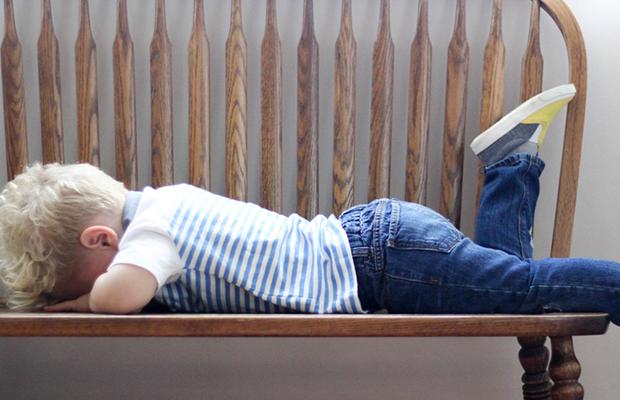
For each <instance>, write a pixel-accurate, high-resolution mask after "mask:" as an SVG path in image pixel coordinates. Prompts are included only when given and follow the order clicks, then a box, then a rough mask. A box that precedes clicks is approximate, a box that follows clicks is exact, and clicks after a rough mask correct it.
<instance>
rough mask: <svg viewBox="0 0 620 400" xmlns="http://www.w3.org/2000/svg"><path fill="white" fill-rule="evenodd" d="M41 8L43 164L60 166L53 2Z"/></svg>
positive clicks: (39, 49) (39, 55)
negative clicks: (53, 163) (52, 163)
mask: <svg viewBox="0 0 620 400" xmlns="http://www.w3.org/2000/svg"><path fill="white" fill-rule="evenodd" d="M42 4H43V6H42V14H43V19H42V22H41V33H40V34H39V40H38V42H37V61H38V67H39V103H40V109H41V150H42V159H43V160H42V161H43V163H51V162H60V163H61V162H63V160H64V149H63V132H62V103H61V96H60V56H59V54H58V51H59V50H58V39H57V38H56V34H55V33H54V22H53V20H52V6H51V4H50V0H43V3H42Z"/></svg>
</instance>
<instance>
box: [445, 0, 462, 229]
mask: <svg viewBox="0 0 620 400" xmlns="http://www.w3.org/2000/svg"><path fill="white" fill-rule="evenodd" d="M468 70H469V44H468V43H467V36H466V33H465V0H458V2H457V9H456V18H455V27H454V33H453V35H452V39H451V41H450V46H449V48H448V73H447V75H448V78H447V84H446V110H445V130H444V137H443V158H442V167H441V187H442V193H441V201H440V211H441V213H442V214H443V215H444V216H446V217H447V218H449V219H450V220H451V221H452V222H453V223H454V225H455V226H457V227H459V226H460V223H461V193H462V186H463V154H464V138H465V115H466V112H467V74H468Z"/></svg>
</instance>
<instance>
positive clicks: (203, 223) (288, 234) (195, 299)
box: [119, 185, 363, 313]
mask: <svg viewBox="0 0 620 400" xmlns="http://www.w3.org/2000/svg"><path fill="white" fill-rule="evenodd" d="M162 189H164V188H162ZM172 189H174V190H176V191H177V192H178V193H177V194H176V195H175V197H176V201H175V204H174V209H173V210H171V211H170V212H169V213H168V215H169V217H168V218H167V229H166V231H167V234H168V235H169V237H170V238H171V239H172V241H173V242H174V246H175V247H176V250H177V252H178V256H179V258H180V262H181V265H180V266H179V268H178V271H177V272H176V273H175V274H173V275H174V276H173V277H172V278H171V277H164V278H165V281H166V283H165V284H164V285H163V286H161V288H160V290H159V291H158V293H157V295H156V299H158V300H159V301H161V302H163V303H165V304H166V305H168V306H169V307H170V308H171V309H172V310H174V311H192V312H290V311H292V312H308V313H359V312H363V310H362V306H361V304H360V301H359V298H358V294H357V280H356V276H355V267H354V265H353V260H352V256H351V250H350V247H349V243H348V239H347V236H346V233H345V232H344V230H343V229H342V226H341V225H340V222H339V221H338V219H337V218H335V217H334V216H333V215H332V216H330V217H328V218H326V217H325V216H317V217H315V218H314V219H313V220H312V221H307V220H305V219H303V218H301V217H300V216H298V215H297V214H292V215H291V216H289V217H286V216H283V215H280V214H277V213H274V212H271V211H269V210H266V209H263V208H261V207H259V206H257V205H255V204H251V203H244V202H240V201H235V200H231V199H228V198H226V197H222V196H218V195H215V194H212V193H210V192H207V191H205V190H202V189H198V188H195V187H193V186H189V185H177V186H174V187H168V188H167V189H165V190H168V191H170V190H172ZM150 190H151V191H152V192H151V193H153V192H157V191H158V190H161V189H156V190H152V189H150ZM139 211H140V207H138V213H139ZM130 230H131V224H130V225H129V227H128V229H127V233H129V232H130ZM130 236H131V235H130ZM121 245H122V243H121ZM122 248H123V246H120V247H119V254H120V253H121V252H122ZM119 259H120V260H123V257H119ZM124 261H125V262H127V260H124ZM154 262H156V260H154ZM140 266H142V265H140ZM143 267H145V268H147V269H149V267H148V266H143ZM155 275H156V276H157V274H156V273H155ZM164 278H161V277H159V278H158V281H162V280H163V279H164Z"/></svg>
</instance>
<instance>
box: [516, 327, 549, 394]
mask: <svg viewBox="0 0 620 400" xmlns="http://www.w3.org/2000/svg"><path fill="white" fill-rule="evenodd" d="M546 339H547V338H546V337H545V336H531V337H520V338H519V344H520V345H521V350H520V351H519V361H520V362H521V366H522V367H523V370H524V371H525V373H524V374H523V377H522V378H521V381H522V382H523V399H524V400H551V386H552V384H551V380H550V379H549V372H548V371H547V365H548V364H549V350H548V349H547V348H546V347H545V340H546Z"/></svg>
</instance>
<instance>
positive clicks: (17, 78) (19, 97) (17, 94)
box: [0, 0, 28, 180]
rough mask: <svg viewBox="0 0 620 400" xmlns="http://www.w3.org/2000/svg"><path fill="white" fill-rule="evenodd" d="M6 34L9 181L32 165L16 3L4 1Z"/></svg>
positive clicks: (4, 77) (4, 74)
mask: <svg viewBox="0 0 620 400" xmlns="http://www.w3.org/2000/svg"><path fill="white" fill-rule="evenodd" d="M4 26H5V33H4V39H3V40H2V49H1V50H0V53H1V54H2V95H3V102H4V135H5V140H6V148H5V153H6V162H7V176H8V180H12V179H13V178H14V177H15V175H17V174H19V173H20V172H21V171H22V169H23V168H24V167H25V166H26V164H28V131H27V129H26V103H25V95H24V69H23V64H22V46H21V44H20V42H19V38H18V37H17V29H16V28H15V17H14V14H13V1H12V0H4Z"/></svg>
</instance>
